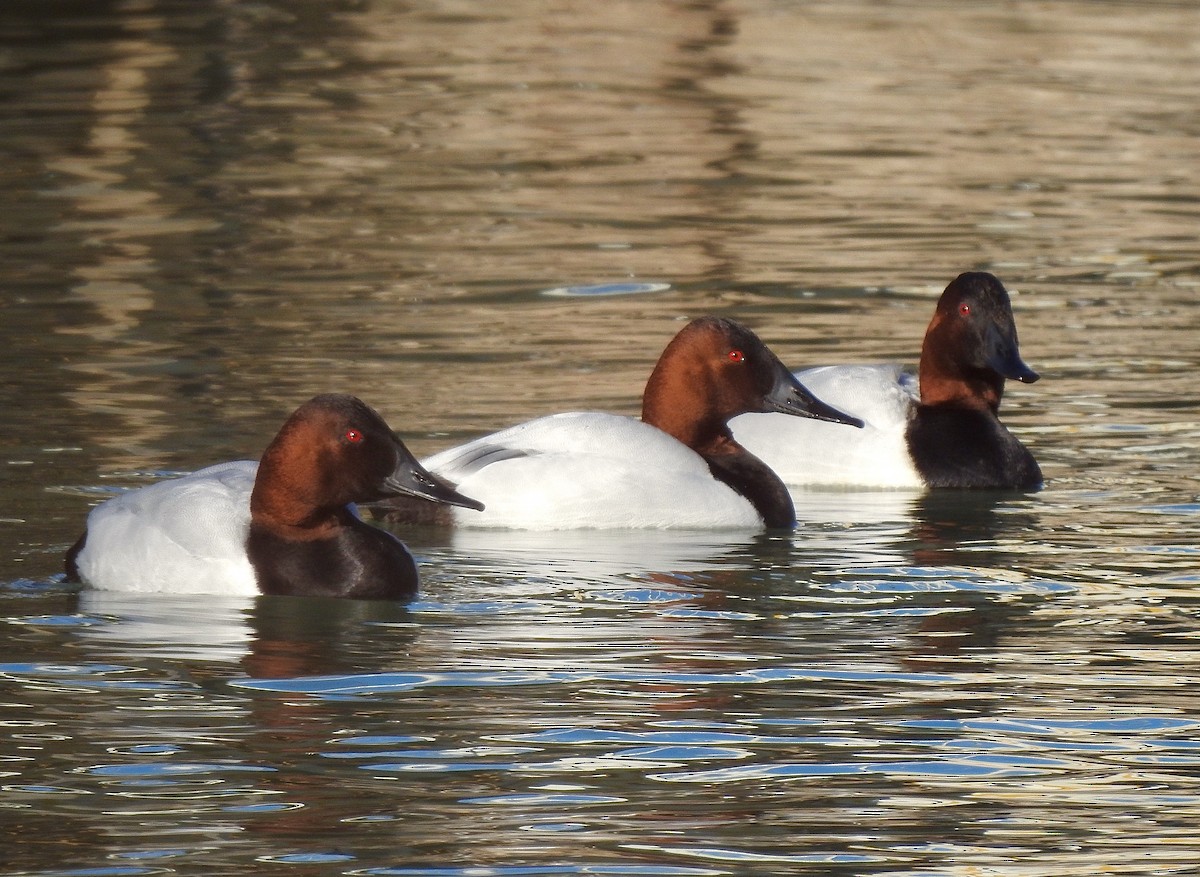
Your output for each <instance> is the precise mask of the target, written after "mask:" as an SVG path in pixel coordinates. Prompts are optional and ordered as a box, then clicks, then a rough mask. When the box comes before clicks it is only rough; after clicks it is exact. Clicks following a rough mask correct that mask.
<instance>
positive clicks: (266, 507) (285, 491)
mask: <svg viewBox="0 0 1200 877" xmlns="http://www.w3.org/2000/svg"><path fill="white" fill-rule="evenodd" d="M283 459H287V460H289V461H290V465H283V464H282V460H283ZM304 462H308V461H304ZM311 471H313V467H311V466H306V465H297V458H296V456H295V455H294V454H292V455H285V454H283V453H282V452H281V451H280V450H279V449H278V448H277V446H276V445H272V446H271V447H269V448H267V451H266V453H264V454H263V458H262V461H261V462H260V463H259V464H258V474H257V475H256V476H255V478H254V490H253V492H252V493H251V494H250V517H251V519H252V520H253V521H255V522H257V523H258V524H260V525H262V526H264V527H266V528H269V529H271V530H273V531H275V532H278V533H281V534H287V538H290V539H295V540H300V541H309V540H313V539H327V538H330V537H331V536H334V535H335V534H336V533H337V530H338V529H339V527H342V526H344V525H345V524H346V523H347V519H353V518H354V516H353V515H352V514H350V513H349V512H348V511H347V510H346V508H345V507H344V506H335V507H332V508H331V507H329V506H328V505H327V504H325V503H322V502H320V501H319V500H318V498H317V496H316V489H314V487H313V485H319V483H320V482H319V479H316V478H314V477H312V475H311V474H308V473H309V472H311Z"/></svg>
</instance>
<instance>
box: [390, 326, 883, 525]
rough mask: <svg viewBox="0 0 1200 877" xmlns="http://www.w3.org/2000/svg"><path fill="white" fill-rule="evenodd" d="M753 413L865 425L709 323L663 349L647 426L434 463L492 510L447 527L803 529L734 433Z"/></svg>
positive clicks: (648, 396) (594, 424)
mask: <svg viewBox="0 0 1200 877" xmlns="http://www.w3.org/2000/svg"><path fill="white" fill-rule="evenodd" d="M745 411H778V412H782V413H786V414H793V415H800V416H803V417H815V418H819V419H822V420H829V421H833V422H835V423H842V424H851V425H855V426H861V423H860V422H859V421H857V420H856V419H855V418H853V417H849V416H847V415H845V414H842V412H840V411H837V410H835V409H834V408H831V407H830V406H828V405H826V404H825V403H824V402H822V401H820V400H819V399H817V398H816V397H815V396H813V395H812V393H810V392H809V391H808V390H807V389H806V388H805V387H804V386H803V385H802V384H801V383H800V382H799V381H797V380H796V378H795V377H793V375H792V374H791V372H789V371H788V370H787V368H786V367H784V365H783V363H781V362H780V361H779V359H778V358H777V357H776V356H775V354H773V353H772V352H771V351H770V350H769V349H768V348H767V346H766V345H765V344H763V342H762V341H760V340H759V339H758V336H756V335H755V334H754V333H753V332H751V331H750V330H749V329H747V328H745V327H744V326H741V325H739V324H738V323H735V322H733V321H732V320H727V319H722V318H718V317H702V318H700V319H697V320H694V321H692V322H691V323H689V324H688V325H687V326H685V327H684V328H683V329H682V330H681V331H680V332H679V334H678V335H676V336H675V338H674V339H673V340H672V341H671V343H670V344H668V345H667V348H666V350H664V351H663V354H662V357H661V358H660V359H659V361H658V364H657V365H656V366H655V367H654V371H653V373H652V374H651V375H650V379H649V381H647V383H646V390H645V393H644V395H643V397H642V419H641V420H635V419H634V418H631V417H622V416H618V415H614V414H604V413H599V412H572V413H567V414H555V415H551V416H548V417H542V418H539V419H537V420H531V421H529V422H528V423H522V424H520V425H518V426H514V427H511V428H510V429H506V430H503V431H501V432H497V433H494V434H492V435H488V436H484V437H483V438H480V439H477V440H475V441H472V442H470V443H468V444H465V445H462V446H460V447H456V448H451V449H450V450H447V451H443V452H441V453H439V454H436V455H435V456H433V457H430V458H428V459H427V460H425V461H424V463H425V465H426V467H427V468H428V469H429V470H430V471H431V472H434V473H436V474H437V475H439V476H440V477H442V478H446V479H449V480H451V481H454V482H456V483H458V486H459V488H460V489H461V490H463V491H464V492H466V493H469V494H470V495H472V496H476V497H479V499H480V500H482V502H483V503H484V505H485V506H486V511H483V512H480V511H471V510H465V509H445V510H442V509H435V510H432V511H433V512H434V513H435V514H436V515H437V516H438V517H437V519H436V521H435V522H436V523H441V524H448V523H453V524H455V525H457V526H460V527H508V528H514V529H524V530H569V529H583V528H596V529H614V528H652V527H657V528H662V527H686V528H705V529H708V528H724V527H728V528H734V527H753V528H761V527H763V526H764V525H765V526H767V527H791V526H793V525H794V524H795V521H796V515H795V509H794V507H793V506H792V501H791V497H790V496H789V495H788V491H787V487H786V486H785V485H784V484H783V482H782V481H780V480H779V478H778V476H776V475H775V473H773V472H772V471H771V470H770V469H768V468H767V467H766V466H765V465H764V464H763V462H762V461H761V460H759V459H758V458H756V457H755V456H754V455H753V454H751V453H749V452H748V451H747V450H746V449H745V448H743V447H742V446H741V445H739V444H738V443H737V442H735V441H734V440H733V437H732V436H731V435H730V434H729V429H728V427H727V425H726V424H727V421H728V420H729V419H730V418H731V417H733V416H734V415H736V414H740V413H742V412H745ZM842 428H845V427H842ZM388 505H389V506H391V505H392V503H389V504H388ZM412 505H413V504H412V503H410V502H405V501H402V502H401V504H400V505H399V507H397V508H396V509H395V510H393V511H390V512H389V514H388V517H389V519H390V520H393V521H413V520H415V519H416V517H415V516H414V513H413V509H412ZM427 511H428V509H427ZM446 513H449V514H446ZM424 520H425V521H427V522H428V521H429V518H428V517H426V518H425V519H424Z"/></svg>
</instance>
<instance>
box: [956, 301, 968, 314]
mask: <svg viewBox="0 0 1200 877" xmlns="http://www.w3.org/2000/svg"><path fill="white" fill-rule="evenodd" d="M958 312H959V313H960V314H962V315H963V316H964V317H965V316H967V315H968V314H969V313H971V306H970V305H969V304H967V303H966V302H963V303H962V304H960V305H959V306H958Z"/></svg>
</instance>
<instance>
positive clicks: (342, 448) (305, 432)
mask: <svg viewBox="0 0 1200 877" xmlns="http://www.w3.org/2000/svg"><path fill="white" fill-rule="evenodd" d="M396 496H416V497H421V498H424V499H428V500H431V501H433V502H437V503H445V504H448V505H457V506H463V507H465V508H472V509H482V508H483V506H482V504H481V503H479V502H476V501H475V500H473V499H471V498H470V497H467V496H464V495H463V494H461V493H459V492H458V491H457V490H455V489H454V487H453V486H452V485H451V484H449V483H448V482H446V481H443V480H442V479H440V478H438V477H436V476H435V475H433V474H431V473H429V472H427V471H426V470H425V469H424V468H423V467H422V466H421V464H420V463H418V462H417V460H416V458H415V457H414V456H413V455H412V453H411V452H410V451H409V450H408V448H406V447H405V446H404V443H403V442H402V441H400V438H399V437H398V436H397V435H396V434H395V433H394V432H392V430H391V428H390V427H388V425H387V423H386V422H384V420H383V418H382V417H380V416H379V414H378V413H377V412H376V411H375V410H374V409H373V408H371V407H370V406H368V405H366V404H365V403H364V402H362V401H361V400H360V399H357V398H355V397H354V396H348V395H341V394H327V395H322V396H316V397H314V398H313V399H311V400H309V401H308V402H306V403H305V404H303V405H301V406H300V407H299V408H298V409H296V411H295V412H294V413H293V414H292V416H291V417H289V418H288V419H287V421H286V422H285V423H284V425H283V427H282V428H281V429H280V430H279V433H278V434H277V435H276V436H275V439H274V440H273V441H272V442H271V444H270V445H269V446H268V447H267V449H266V451H265V452H264V453H263V457H262V461H261V462H260V463H259V468H258V475H257V477H256V478H255V484H254V492H253V494H252V495H251V500H250V509H251V514H252V516H253V517H254V518H255V519H256V520H260V519H267V520H271V521H273V522H275V523H278V524H283V525H288V526H297V527H305V526H311V525H313V524H316V523H318V522H320V521H322V520H323V519H325V518H328V517H329V516H330V515H331V514H334V513H336V511H338V510H340V509H342V508H344V507H346V506H347V505H349V504H351V503H371V502H378V501H380V500H384V499H388V498H390V497H396Z"/></svg>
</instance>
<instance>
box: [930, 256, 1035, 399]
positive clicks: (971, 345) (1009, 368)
mask: <svg viewBox="0 0 1200 877" xmlns="http://www.w3.org/2000/svg"><path fill="white" fill-rule="evenodd" d="M1038 377H1039V375H1038V373H1037V372H1035V371H1034V370H1033V369H1031V368H1030V367H1029V366H1028V365H1026V364H1025V362H1024V360H1022V359H1021V351H1020V346H1019V344H1018V342H1017V324H1016V321H1015V320H1014V319H1013V312H1012V302H1011V301H1010V300H1009V296H1008V291H1007V290H1006V289H1005V288H1004V286H1003V284H1001V283H1000V281H999V280H997V279H996V278H995V277H994V276H993V275H991V274H988V273H986V272H982V271H972V272H967V273H965V274H960V275H959V276H958V277H956V278H955V279H954V280H953V281H951V283H950V285H949V286H947V287H946V290H945V292H943V293H942V296H941V298H940V299H939V300H938V304H937V309H936V310H935V311H934V315H933V319H932V320H931V321H930V323H929V328H928V329H927V330H926V332H925V343H924V344H923V345H922V347H921V366H920V380H921V402H922V404H925V405H938V404H954V405H960V406H963V407H975V408H978V407H984V406H986V407H988V408H991V410H992V411H996V410H997V409H999V407H1000V399H1001V397H1002V396H1003V395H1004V381H1005V379H1006V378H1011V379H1013V380H1017V381H1021V382H1022V383H1026V384H1031V383H1033V382H1034V381H1036V380H1037V379H1038Z"/></svg>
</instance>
